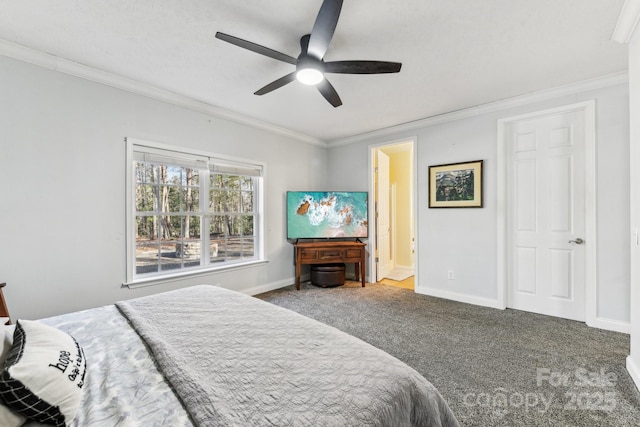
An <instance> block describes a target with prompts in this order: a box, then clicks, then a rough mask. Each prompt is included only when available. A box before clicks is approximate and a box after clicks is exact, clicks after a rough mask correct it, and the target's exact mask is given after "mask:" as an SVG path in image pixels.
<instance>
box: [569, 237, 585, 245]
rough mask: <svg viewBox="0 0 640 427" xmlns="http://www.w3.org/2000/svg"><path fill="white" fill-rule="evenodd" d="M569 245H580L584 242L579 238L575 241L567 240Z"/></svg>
mask: <svg viewBox="0 0 640 427" xmlns="http://www.w3.org/2000/svg"><path fill="white" fill-rule="evenodd" d="M569 243H575V244H576V245H581V244H583V243H584V240H582V239H581V238H579V237H578V238H577V239H575V240H569Z"/></svg>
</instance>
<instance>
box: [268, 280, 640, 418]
mask: <svg viewBox="0 0 640 427" xmlns="http://www.w3.org/2000/svg"><path fill="white" fill-rule="evenodd" d="M256 297H258V298H260V299H263V300H265V301H269V302H271V303H273V304H276V305H279V306H282V307H286V308H289V309H291V310H293V311H296V312H298V313H301V314H304V315H306V316H308V317H311V318H314V319H316V320H319V321H321V322H323V323H326V324H328V325H331V326H334V327H336V328H338V329H340V330H342V331H345V332H347V333H349V334H351V335H354V336H356V337H358V338H360V339H362V340H364V341H366V342H368V343H370V344H372V345H374V346H376V347H378V348H381V349H383V350H384V351H386V352H387V353H389V354H391V355H393V356H395V357H397V358H398V359H400V360H402V361H404V362H405V363H406V364H408V365H409V366H411V367H413V368H414V369H416V370H417V371H418V372H420V373H421V374H422V375H423V376H424V377H426V378H427V379H428V380H429V381H431V382H432V383H433V384H434V385H435V386H436V387H437V388H438V389H439V390H440V392H441V394H442V395H443V396H444V398H445V399H446V400H447V401H448V402H449V405H450V406H451V409H452V410H453V411H454V413H455V414H456V416H457V417H458V420H459V421H460V424H461V425H463V426H640V392H638V390H637V389H636V387H635V385H634V383H633V381H632V380H631V378H630V377H629V374H628V373H627V371H626V369H625V358H626V356H627V355H628V354H629V336H628V335H625V334H620V333H616V332H608V331H603V330H600V329H594V328H589V327H587V326H586V325H585V324H583V323H579V322H574V321H570V320H564V319H558V318H552V317H547V316H542V315H537V314H532V313H526V312H522V311H517V310H504V311H502V310H495V309H491V308H485V307H478V306H473V305H469V304H463V303H458V302H453V301H448V300H442V299H438V298H433V297H428V296H425V295H419V294H416V293H414V292H413V291H411V290H406V289H399V288H395V287H391V286H385V285H380V284H373V285H367V287H366V288H361V287H360V285H359V283H354V282H347V284H346V285H345V286H341V287H337V288H324V289H323V288H318V287H315V286H312V285H310V284H308V283H303V284H302V286H301V290H300V291H296V290H295V288H294V287H293V286H288V287H285V288H282V289H278V290H275V291H271V292H267V293H264V294H260V295H256Z"/></svg>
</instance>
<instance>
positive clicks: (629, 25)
mask: <svg viewBox="0 0 640 427" xmlns="http://www.w3.org/2000/svg"><path fill="white" fill-rule="evenodd" d="M639 21H640V0H625V2H624V4H623V5H622V11H621V12H620V16H618V22H617V23H616V27H615V28H614V30H613V34H611V40H613V41H616V42H618V43H622V44H626V43H629V40H631V36H633V32H634V30H635V29H636V27H637V26H638V22H639Z"/></svg>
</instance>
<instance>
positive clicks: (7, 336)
mask: <svg viewBox="0 0 640 427" xmlns="http://www.w3.org/2000/svg"><path fill="white" fill-rule="evenodd" d="M0 328H1V330H2V332H0V369H1V368H3V367H4V361H5V360H7V355H8V354H9V350H10V349H11V344H13V331H14V330H15V328H16V326H15V325H2V326H0ZM1 425H3V424H0V426H1Z"/></svg>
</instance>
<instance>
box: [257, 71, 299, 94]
mask: <svg viewBox="0 0 640 427" xmlns="http://www.w3.org/2000/svg"><path fill="white" fill-rule="evenodd" d="M295 79H296V72H295V71H294V72H293V73H290V74H287V75H286V76H284V77H280V78H279V79H278V80H275V81H272V82H271V83H269V84H268V85H266V86H265V87H263V88H261V89H258V90H257V91H255V92H254V93H253V94H254V95H264V94H265V93H269V92H271V91H274V90H276V89H279V88H281V87H282V86H284V85H286V84H288V83H291V82H292V81H294V80H295Z"/></svg>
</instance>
